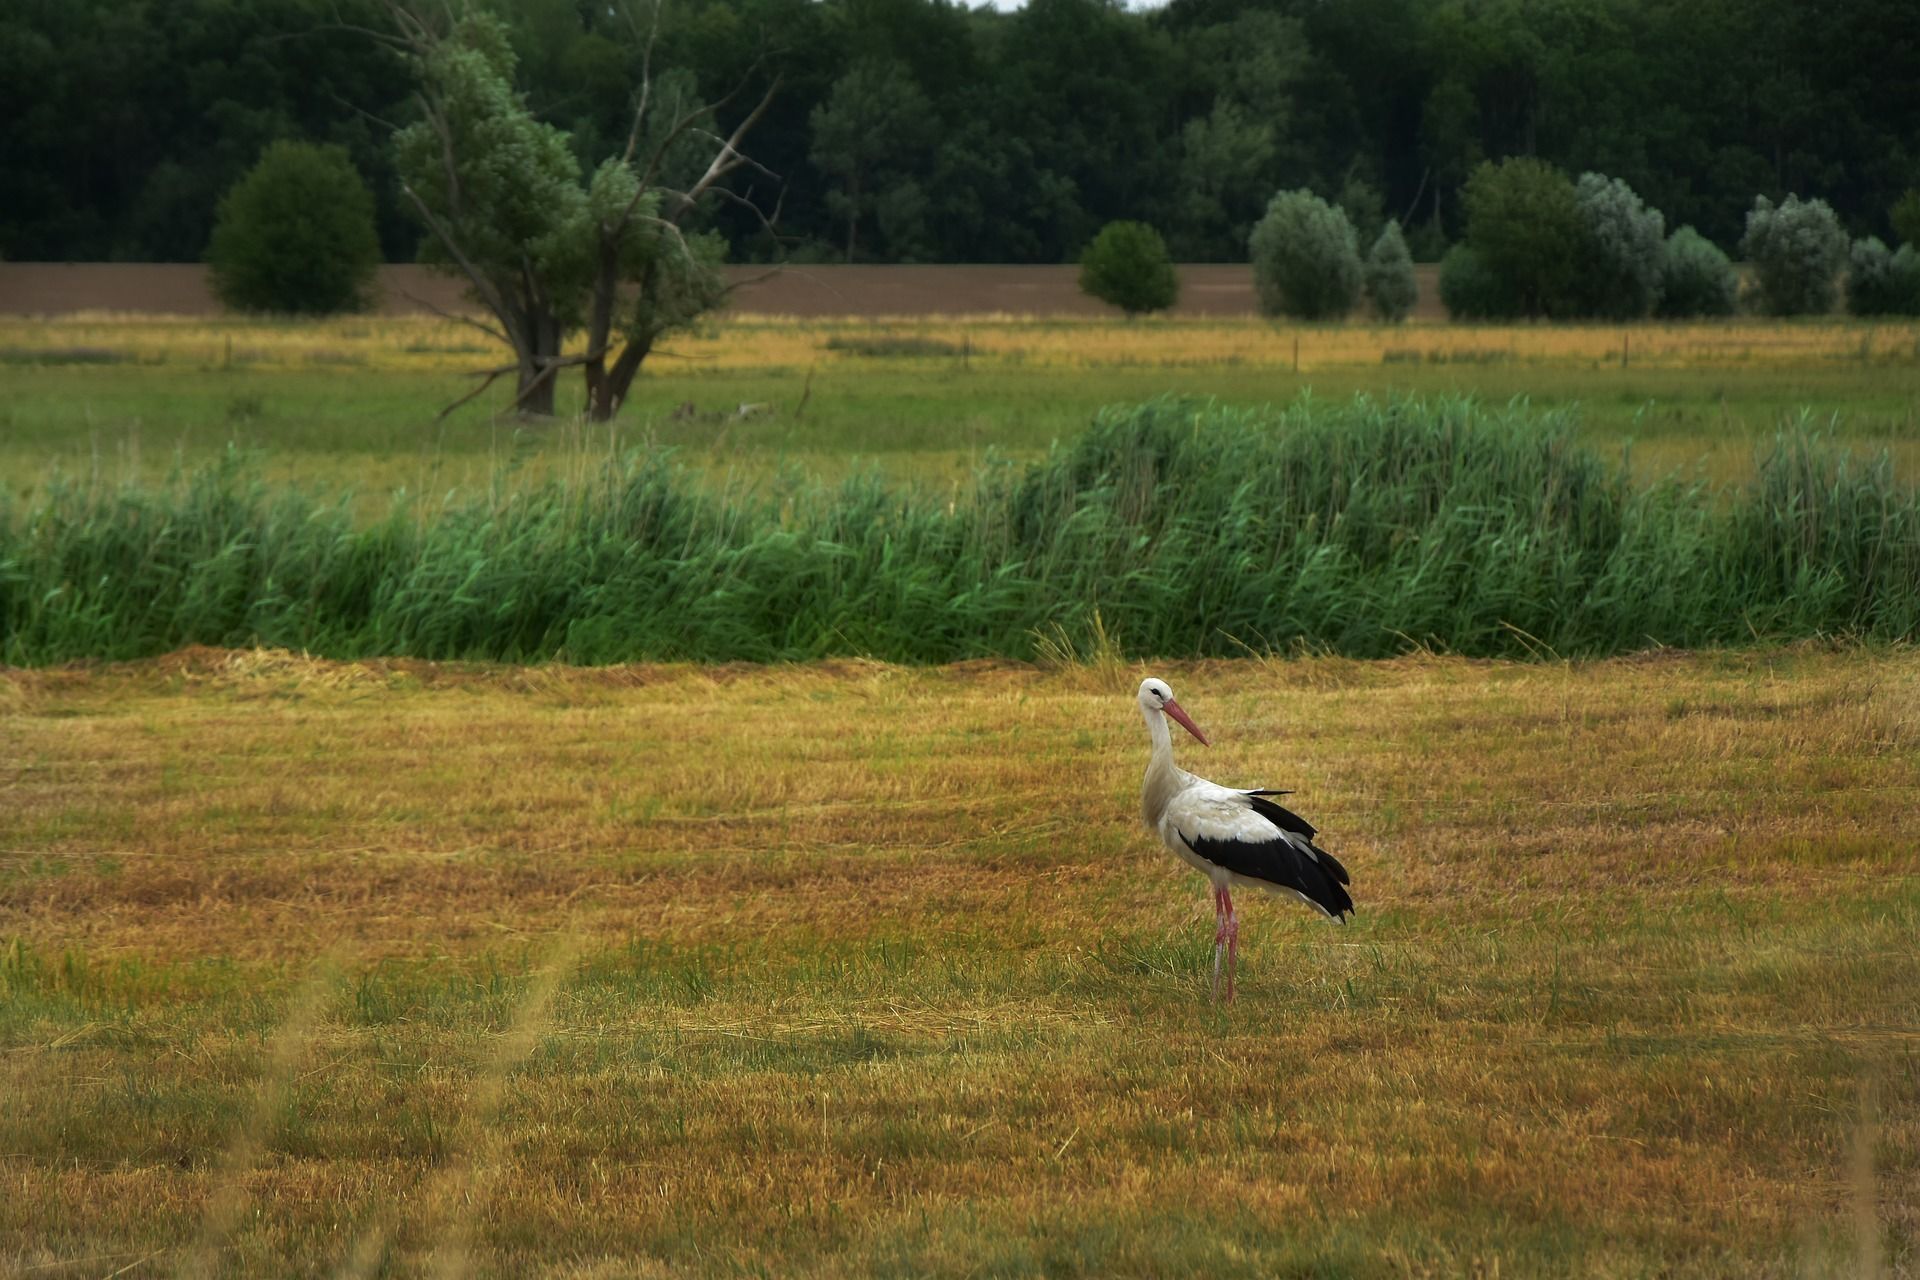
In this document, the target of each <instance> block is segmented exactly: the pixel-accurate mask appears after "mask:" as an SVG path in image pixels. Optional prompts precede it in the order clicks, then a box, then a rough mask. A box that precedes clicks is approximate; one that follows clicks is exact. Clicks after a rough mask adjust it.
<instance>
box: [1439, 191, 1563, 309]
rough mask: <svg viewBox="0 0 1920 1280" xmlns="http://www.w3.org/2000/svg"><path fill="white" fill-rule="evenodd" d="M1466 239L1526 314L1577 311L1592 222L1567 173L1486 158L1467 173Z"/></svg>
mask: <svg viewBox="0 0 1920 1280" xmlns="http://www.w3.org/2000/svg"><path fill="white" fill-rule="evenodd" d="M1466 208H1467V244H1468V245H1469V246H1471V247H1472V248H1473V250H1474V251H1475V252H1476V253H1477V254H1478V255H1479V259H1480V262H1481V263H1482V264H1484V265H1485V267H1486V269H1487V271H1488V272H1490V273H1491V274H1492V275H1493V276H1494V277H1495V278H1496V279H1498V280H1499V281H1500V284H1501V290H1502V292H1503V293H1504V294H1505V295H1506V296H1507V297H1508V298H1509V299H1510V300H1511V305H1512V307H1513V310H1514V312H1515V313H1517V314H1520V315H1527V316H1552V315H1568V314H1573V313H1576V312H1578V310H1579V309H1580V307H1579V300H1578V298H1577V296H1576V293H1575V283H1576V273H1577V267H1578V260H1579V250H1580V248H1581V246H1582V245H1583V244H1584V243H1585V238H1586V224H1585V221H1584V219H1583V218H1582V217H1581V213H1580V206H1579V203H1578V201H1577V200H1576V198H1575V196H1574V190H1573V184H1572V183H1571V182H1569V181H1567V176H1566V175H1565V174H1564V173H1562V172H1560V170H1558V169H1556V168H1554V167H1553V166H1552V165H1550V164H1547V163H1546V162H1544V161H1541V160H1535V159H1533V158H1532V157H1528V156H1522V157H1518V158H1515V159H1511V160H1503V161H1501V162H1500V163H1499V164H1497V165H1494V164H1483V165H1481V166H1480V167H1479V168H1478V169H1475V170H1474V172H1473V176H1472V177H1470V178H1468V179H1467V189H1466Z"/></svg>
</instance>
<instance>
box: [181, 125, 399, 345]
mask: <svg viewBox="0 0 1920 1280" xmlns="http://www.w3.org/2000/svg"><path fill="white" fill-rule="evenodd" d="M207 263H208V265H209V266H210V267H212V278H213V291H214V293H215V295H216V296H218V297H219V299H220V301H221V302H223V303H225V304H226V305H227V306H229V307H231V308H233V309H235V310H238V311H287V312H299V313H307V314H313V315H324V314H327V313H329V312H334V311H354V310H359V309H361V308H363V307H365V306H366V305H367V303H368V302H369V301H370V298H369V290H370V288H371V286H372V284H373V273H374V269H375V268H376V267H377V266H379V265H380V240H379V237H378V236H377V235H376V233H375V231H374V223H373V197H372V195H370V194H369V193H368V191H367V184H366V183H364V182H362V181H361V180H360V174H359V172H358V171H357V170H355V169H354V167H353V162H352V161H351V160H349V159H348V158H347V153H346V150H345V149H344V148H342V147H333V146H316V145H314V144H313V143H308V142H276V143H274V144H272V145H271V146H269V147H268V148H267V149H266V150H265V151H264V152H262V153H261V155H260V161H259V163H258V164H256V165H254V167H253V169H252V170H251V171H250V172H249V173H248V174H247V176H246V177H244V178H242V179H241V180H240V181H239V182H237V183H235V184H234V186H233V188H232V190H230V191H228V192H227V194H226V195H225V196H224V197H223V198H222V199H221V201H220V209H219V213H218V216H217V219H216V221H215V223H214V228H213V239H212V242H211V243H210V244H209V245H208V247H207Z"/></svg>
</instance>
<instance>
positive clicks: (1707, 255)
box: [1655, 227, 1740, 320]
mask: <svg viewBox="0 0 1920 1280" xmlns="http://www.w3.org/2000/svg"><path fill="white" fill-rule="evenodd" d="M1739 298H1740V276H1739V273H1737V272H1736V271H1735V270H1734V269H1733V262H1732V261H1731V260H1730V259H1729V258H1728V257H1727V255H1726V254H1724V253H1722V252H1720V246H1719V245H1717V244H1715V243H1714V242H1713V241H1711V240H1709V239H1707V238H1706V237H1705V236H1703V235H1701V234H1700V233H1699V232H1698V231H1695V230H1694V229H1693V228H1692V227H1681V228H1680V229H1679V230H1677V231H1675V232H1674V233H1673V234H1672V235H1670V236H1668V237H1667V250H1666V253H1665V254H1664V255H1663V256H1662V258H1661V262H1660V300H1659V303H1658V304H1657V306H1656V308H1655V310H1656V311H1657V313H1658V314H1659V315H1661V316H1664V317H1666V318H1667V319H1670V320H1677V319H1682V318H1685V317H1688V316H1730V315H1732V314H1733V313H1734V309H1735V307H1736V306H1737V304H1738V302H1739Z"/></svg>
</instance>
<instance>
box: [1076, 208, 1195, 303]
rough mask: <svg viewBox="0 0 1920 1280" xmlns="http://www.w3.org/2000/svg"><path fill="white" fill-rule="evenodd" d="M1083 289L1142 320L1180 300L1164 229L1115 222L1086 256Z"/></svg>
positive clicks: (1082, 264)
mask: <svg viewBox="0 0 1920 1280" xmlns="http://www.w3.org/2000/svg"><path fill="white" fill-rule="evenodd" d="M1080 291H1081V292H1082V293H1085V294H1088V295H1089V296H1091V297H1095V298H1098V299H1100V301H1102V302H1105V303H1109V304H1111V305H1113V306H1116V307H1118V308H1120V309H1121V310H1122V311H1124V312H1126V313H1127V314H1128V315H1129V316H1136V315H1139V314H1140V313H1141V312H1143V311H1164V310H1166V309H1167V308H1168V307H1170V306H1172V305H1173V304H1174V303H1175V302H1177V301H1179V298H1180V279H1179V277H1178V276H1177V275H1175V274H1174V270H1173V261H1172V259H1170V258H1169V257H1168V256H1167V243H1166V241H1164V240H1162V239H1161V238H1160V233H1159V232H1158V231H1155V230H1154V229H1153V228H1152V227H1150V226H1148V225H1147V224H1146V223H1144V222H1109V223H1108V224H1107V225H1106V226H1104V227H1102V228H1101V229H1100V234H1099V235H1097V236H1095V237H1094V238H1093V242H1092V243H1091V244H1089V245H1088V246H1087V248H1086V251H1085V252H1084V253H1082V254H1081V255H1080Z"/></svg>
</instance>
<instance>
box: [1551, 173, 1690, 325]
mask: <svg viewBox="0 0 1920 1280" xmlns="http://www.w3.org/2000/svg"><path fill="white" fill-rule="evenodd" d="M1573 196H1574V203H1575V205H1576V206H1577V207H1578V209H1579V210H1580V221H1581V224H1582V226H1583V228H1584V230H1585V233H1586V234H1585V236H1584V240H1583V244H1582V246H1581V253H1580V260H1579V263H1578V270H1579V278H1578V280H1577V281H1576V282H1575V289H1574V293H1575V296H1576V298H1577V302H1578V310H1579V312H1580V313H1581V314H1583V315H1591V316H1601V317H1604V318H1606V319H1609V320H1635V319H1638V318H1639V317H1641V316H1644V315H1646V314H1647V313H1648V312H1649V311H1651V310H1653V304H1654V300H1655V299H1656V298H1658V297H1659V296H1660V267H1661V260H1662V259H1663V258H1664V257H1665V256H1666V240H1665V236H1666V222H1667V220H1666V218H1664V217H1663V216H1661V213H1660V211H1659V210H1658V209H1649V208H1648V207H1647V206H1646V203H1645V202H1644V201H1642V200H1641V199H1640V197H1639V196H1637V195H1635V194H1634V190H1633V188H1632V187H1630V186H1628V185H1627V184H1626V183H1624V182H1622V181H1621V180H1620V179H1618V178H1609V177H1606V176H1605V175H1603V174H1598V173H1583V174H1581V175H1580V181H1579V182H1578V183H1576V184H1575V185H1574V189H1573Z"/></svg>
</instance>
